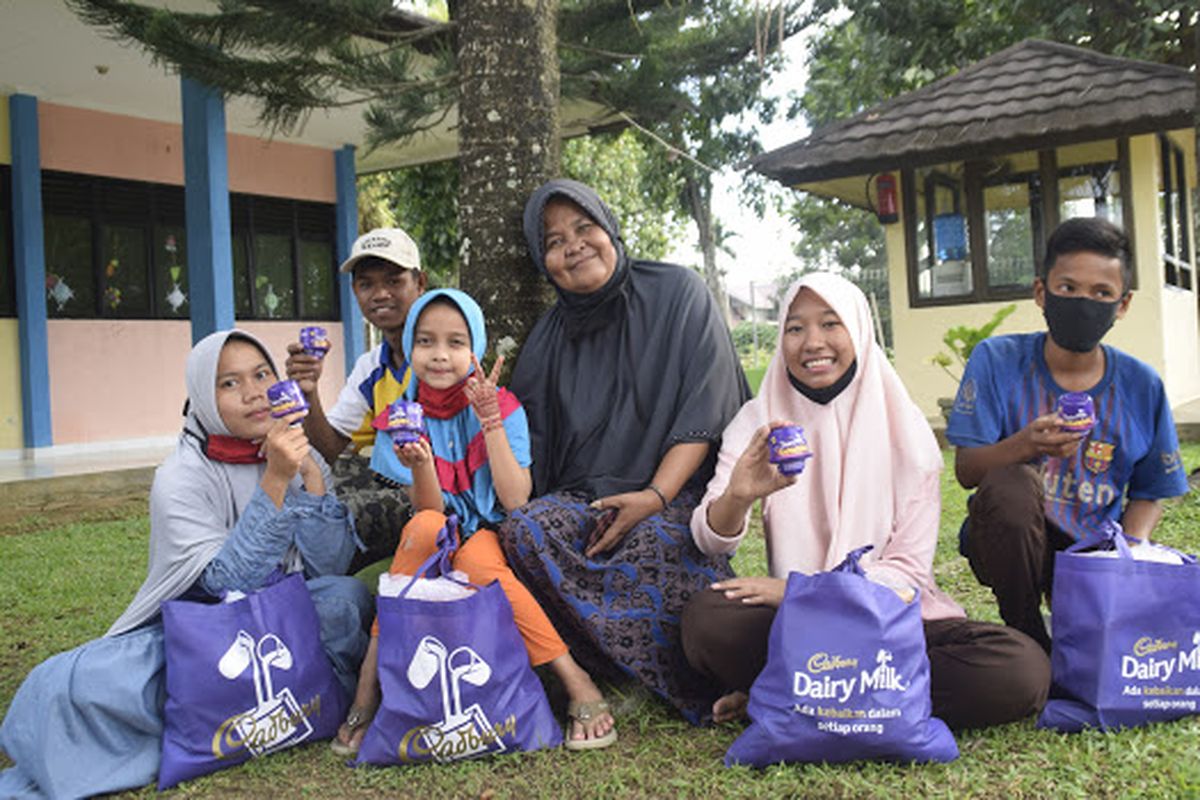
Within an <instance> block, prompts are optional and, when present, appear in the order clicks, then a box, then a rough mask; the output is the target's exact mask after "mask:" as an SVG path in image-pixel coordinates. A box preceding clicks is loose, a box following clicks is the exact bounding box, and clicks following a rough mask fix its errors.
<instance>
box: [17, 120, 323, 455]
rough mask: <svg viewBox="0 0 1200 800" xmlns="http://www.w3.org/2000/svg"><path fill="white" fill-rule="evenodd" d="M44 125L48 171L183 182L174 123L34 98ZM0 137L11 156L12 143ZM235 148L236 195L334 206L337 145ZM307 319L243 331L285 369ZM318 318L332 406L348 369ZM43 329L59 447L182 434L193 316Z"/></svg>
mask: <svg viewBox="0 0 1200 800" xmlns="http://www.w3.org/2000/svg"><path fill="white" fill-rule="evenodd" d="M0 113H2V114H3V117H0V122H2V123H3V124H0V130H2V131H3V133H0V136H3V137H7V136H8V123H7V113H8V112H7V103H5V105H4V110H3V112H0ZM38 121H39V125H40V131H39V139H40V145H41V157H42V168H43V169H45V170H62V171H67V172H77V173H85V174H90V175H101V176H105V177H113V178H124V179H130V180H140V181H152V182H157V183H167V184H175V185H181V184H182V183H183V151H182V129H181V127H180V126H179V125H174V124H170V123H163V122H157V121H153V120H145V119H138V118H134V117H129V116H123V115H119V114H109V113H105V112H100V111H92V110H87V109H80V108H72V107H68V106H62V105H57V104H54V103H45V102H43V103H39V120H38ZM0 144H3V145H4V146H5V147H4V151H3V152H4V154H5V156H6V157H7V138H4V139H0ZM228 148H229V149H228V152H229V184H230V191H232V192H245V193H251V194H259V195H269V196H275V197H285V198H295V199H303V200H313V201H319V202H330V203H332V202H335V201H336V192H335V186H334V168H333V167H334V159H333V153H332V151H329V150H324V149H321V148H317V147H308V146H304V145H294V144H284V143H279V142H269V141H266V140H261V139H256V138H254V137H249V136H229V137H228ZM9 323H10V321H9V320H0V356H2V357H3V362H2V366H0V449H5V448H19V447H21V446H22V437H21V421H20V384H19V369H18V365H17V359H16V357H15V353H16V327H17V326H16V321H15V320H12V321H11V324H9ZM303 324H305V323H301V322H299V321H286V322H252V323H247V324H246V327H247V328H248V329H250V330H251V331H252V332H254V333H255V334H256V335H260V336H262V337H263V339H264V340H265V341H266V343H267V345H268V347H269V348H270V349H271V352H272V355H274V356H275V358H276V359H277V360H278V361H277V365H278V367H279V368H280V369H281V370H282V368H283V359H284V358H286V355H287V351H286V344H287V343H288V342H289V341H294V340H295V338H296V336H297V333H298V331H299V328H300V327H301V325H303ZM317 324H322V323H317ZM323 324H325V325H326V327H327V328H329V329H330V338H331V340H332V341H333V345H334V346H333V349H332V350H331V351H330V353H329V356H328V357H327V358H328V362H327V366H326V373H327V375H328V376H329V378H328V379H327V380H326V382H325V386H323V387H322V392H321V395H322V400H323V402H324V403H326V404H332V403H333V401H334V400H335V399H336V397H337V392H338V390H339V389H340V388H341V384H342V376H344V375H345V370H344V367H343V364H344V358H343V353H342V331H341V324H340V323H338V322H326V323H323ZM47 333H48V339H49V342H48V346H49V360H50V394H51V414H52V419H53V421H52V429H53V441H54V444H56V445H62V444H81V443H89V442H102V441H111V440H120V439H138V438H146V437H156V436H163V435H170V434H172V433H174V432H176V431H178V430H179V421H180V410H181V409H182V406H183V401H184V394H185V392H184V381H183V373H184V362H185V360H186V358H187V354H188V351H189V350H190V348H191V329H190V325H189V323H188V321H186V320H103V319H92V320H66V319H62V320H50V321H49V323H48V332H47ZM10 352H11V353H13V357H12V358H9V357H8V354H9V353H10ZM10 371H11V372H12V376H11V379H10V376H9V372H10ZM10 387H12V388H10ZM10 420H11V422H10ZM10 431H15V433H10Z"/></svg>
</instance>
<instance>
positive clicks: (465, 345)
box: [333, 289, 617, 755]
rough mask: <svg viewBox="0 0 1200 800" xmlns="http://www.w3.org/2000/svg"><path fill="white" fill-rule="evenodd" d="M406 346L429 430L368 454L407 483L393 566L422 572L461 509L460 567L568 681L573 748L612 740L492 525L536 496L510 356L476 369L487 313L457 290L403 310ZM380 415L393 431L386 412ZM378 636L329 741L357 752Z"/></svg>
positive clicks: (584, 681) (369, 705)
mask: <svg viewBox="0 0 1200 800" xmlns="http://www.w3.org/2000/svg"><path fill="white" fill-rule="evenodd" d="M402 346H403V348H404V357H405V359H406V360H407V361H408V362H409V364H411V365H412V376H413V377H412V380H411V381H410V383H409V386H408V389H407V390H406V397H407V398H408V399H409V400H416V401H417V402H419V403H420V404H421V407H422V410H423V411H424V414H425V435H424V436H423V437H422V438H421V440H420V441H417V442H414V443H411V444H405V445H403V446H393V447H392V448H390V449H389V448H386V447H376V453H377V455H376V456H373V458H379V457H382V458H386V459H389V461H394V463H389V469H388V471H389V473H390V474H394V475H398V476H399V481H400V482H401V483H402V484H405V485H407V486H410V487H411V488H410V490H409V496H410V498H411V500H412V503H413V509H414V511H415V512H416V513H415V514H414V516H413V518H412V520H411V521H410V522H409V523H408V524H407V525H405V526H404V531H403V533H402V534H401V536H400V546H399V547H398V548H397V549H396V555H395V558H393V560H392V565H391V568H390V572H391V573H392V574H393V575H414V574H416V572H417V570H418V569H419V568H420V566H421V564H422V563H423V562H424V561H425V559H427V558H428V557H429V556H430V555H432V554H433V552H434V551H435V549H436V547H437V534H438V532H439V531H440V530H441V529H442V528H443V527H445V525H446V518H447V516H448V515H450V514H455V515H456V516H457V517H458V519H459V523H460V527H459V533H460V536H461V538H462V542H463V543H462V546H461V547H460V548H459V549H458V551H457V552H456V553H455V556H454V560H453V566H454V568H455V569H457V570H460V571H462V572H465V573H466V574H467V577H468V578H469V579H470V580H471V582H472V583H475V584H478V585H484V584H487V583H491V582H492V581H494V580H495V581H499V582H500V586H501V588H503V589H504V593H505V595H506V596H507V597H508V600H509V603H510V604H511V605H512V607H513V618H514V620H515V621H516V624H517V629H518V630H519V631H520V633H521V638H522V639H523V640H524V642H525V647H526V650H527V651H528V653H529V661H530V663H531V664H532V665H533V666H535V667H536V666H540V665H542V664H548V665H549V666H550V667H551V669H553V670H554V672H555V674H557V675H558V677H559V679H560V680H561V681H562V683H563V686H564V687H565V688H566V691H567V694H568V696H569V697H570V700H571V703H570V706H569V708H568V715H569V716H570V717H571V719H572V724H571V728H570V729H569V730H568V731H567V735H566V746H567V748H568V749H576V750H581V749H592V748H597V747H606V746H608V745H609V744H612V743H613V742H614V741H616V738H617V737H616V729H615V728H614V727H613V721H612V716H611V714H610V713H609V710H608V706H607V704H606V703H605V702H604V699H603V697H602V696H601V694H600V691H599V690H598V689H597V688H596V685H595V684H594V683H593V682H592V679H591V677H589V675H588V673H587V672H585V671H584V670H583V669H582V668H581V667H580V666H579V665H578V664H577V663H576V662H575V660H574V658H572V657H571V654H570V652H569V651H568V649H567V646H566V644H564V643H563V640H562V638H561V637H560V636H559V635H558V633H557V632H556V631H555V630H554V626H553V625H552V624H551V623H550V620H549V619H548V618H547V617H546V614H545V612H543V611H542V609H541V607H540V606H538V604H537V602H536V601H535V600H534V599H533V596H532V595H530V593H529V590H528V589H526V588H525V586H524V585H523V584H522V583H521V582H520V581H518V580H517V578H516V576H515V575H513V573H512V570H511V569H509V567H508V563H507V562H506V561H505V558H504V553H503V552H502V551H501V550H500V542H499V539H498V538H497V536H496V533H495V531H494V530H492V528H493V527H495V526H496V525H497V523H499V522H500V521H501V520H503V519H504V517H505V515H506V514H507V513H508V512H509V511H512V510H513V509H514V508H517V507H519V506H522V505H524V504H525V503H526V502H527V501H528V500H529V494H530V492H531V491H532V488H533V481H532V478H531V476H530V469H529V468H530V463H531V462H530V455H529V426H528V424H527V423H526V419H525V410H524V409H523V408H522V407H521V404H520V402H518V401H517V398H516V397H515V396H514V395H513V394H512V393H511V392H509V391H508V390H507V389H498V388H497V387H496V377H497V376H498V375H499V373H500V367H501V365H502V364H503V359H498V360H497V362H496V365H495V366H494V367H493V369H492V372H491V374H489V375H485V374H484V373H483V370H482V368H481V367H480V360H481V359H482V358H483V356H484V352H485V351H486V349H487V330H486V328H485V326H484V322H483V311H482V310H481V309H480V308H479V305H478V304H477V303H476V302H475V301H474V300H473V299H472V298H471V296H470V295H468V294H466V293H465V292H460V291H458V290H457V289H438V290H435V291H432V292H427V293H426V294H424V295H422V296H421V298H420V299H419V300H417V302H416V303H414V304H413V307H412V309H411V310H410V311H409V313H408V321H407V323H406V324H405V326H404V335H403V339H402ZM374 424H375V426H376V427H377V428H379V429H381V430H382V429H386V427H387V413H386V412H385V413H384V414H381V415H380V416H379V417H378V418H376V420H375V423H374ZM381 450H382V451H384V452H382V453H379V451H381ZM378 635H379V629H378V625H376V626H375V628H374V630H373V631H372V636H371V644H370V646H369V648H368V650H367V655H366V659H365V660H364V662H363V669H362V672H361V674H360V676H359V685H358V693H357V695H356V696H355V701H354V705H353V707H352V708H351V710H350V713H349V715H348V716H347V718H346V722H345V724H344V725H342V727H341V730H339V731H338V736H337V739H335V740H334V743H333V749H334V751H335V752H337V753H339V754H341V755H350V754H352V753H355V752H357V750H358V747H359V745H360V744H361V742H362V738H363V735H364V734H365V732H366V726H367V724H368V723H369V722H370V721H371V719H372V718H373V716H374V713H375V710H376V709H377V708H378V706H379V699H380V698H379V679H378V673H377V661H378V645H379V639H378Z"/></svg>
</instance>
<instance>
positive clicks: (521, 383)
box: [512, 179, 750, 497]
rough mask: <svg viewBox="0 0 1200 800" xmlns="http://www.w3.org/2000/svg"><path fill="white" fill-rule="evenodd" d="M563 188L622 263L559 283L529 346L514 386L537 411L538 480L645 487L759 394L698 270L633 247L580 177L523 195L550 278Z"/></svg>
mask: <svg viewBox="0 0 1200 800" xmlns="http://www.w3.org/2000/svg"><path fill="white" fill-rule="evenodd" d="M554 197H564V198H566V199H568V200H570V201H572V202H573V203H575V204H576V205H577V206H579V207H580V208H581V209H582V210H583V211H584V213H586V214H587V215H588V216H589V217H591V218H592V219H593V220H594V221H595V222H596V223H597V224H598V225H599V226H600V227H601V228H603V229H604V231H605V232H606V233H607V234H608V236H609V238H610V239H611V240H612V242H613V245H614V247H615V248H616V250H617V265H616V268H615V269H614V270H613V275H612V277H611V278H610V279H609V280H608V282H607V283H606V284H605V285H604V286H602V287H600V288H599V289H597V290H596V291H595V292H592V293H590V294H584V295H580V294H574V293H571V292H566V291H563V290H562V289H560V288H559V287H558V286H555V290H556V291H557V293H558V302H557V303H555V305H554V306H553V307H552V308H551V309H550V310H549V311H547V312H546V313H545V314H544V315H543V316H542V318H541V319H540V320H538V322H537V324H536V325H535V326H534V328H533V330H532V331H531V332H530V335H529V338H528V339H527V340H526V342H525V345H524V347H523V348H522V349H521V354H520V357H519V359H518V361H517V366H516V368H515V369H514V371H513V379H512V389H513V391H514V393H515V394H516V395H517V398H518V399H519V400H520V401H521V402H522V404H524V406H525V411H526V413H527V415H528V418H529V429H530V440H531V446H532V455H533V482H534V489H535V491H536V492H537V493H539V494H545V493H547V492H553V491H565V490H577V491H582V492H584V493H586V494H588V495H591V496H593V497H600V496H605V495H610V494H616V493H618V492H624V491H632V490H637V489H642V488H644V487H645V486H646V484H647V483H648V482H649V481H650V479H651V477H653V475H654V472H655V470H656V469H657V468H658V464H659V462H660V461H661V460H662V457H663V456H664V455H665V454H666V452H667V450H669V449H670V448H671V447H673V446H674V445H676V444H679V443H682V442H702V441H703V442H716V441H718V440H719V439H720V436H721V432H722V431H723V430H724V429H725V425H726V424H727V423H728V422H729V421H730V420H731V419H733V416H734V414H736V413H737V411H738V409H739V408H740V407H741V405H742V403H743V402H744V401H745V400H747V399H749V397H750V392H749V388H748V387H747V384H746V377H745V375H744V374H743V373H742V368H741V365H740V364H739V362H738V360H737V354H736V353H735V352H734V349H733V342H732V340H731V339H730V336H729V331H728V329H727V328H726V327H725V323H724V320H722V318H721V315H720V313H719V312H718V310H717V306H716V303H715V302H713V299H712V296H711V295H710V294H709V292H708V289H707V287H706V286H705V285H704V281H703V280H702V279H701V278H700V276H699V275H698V274H697V273H696V272H694V271H692V270H690V269H684V268H683V267H679V266H676V265H674V264H662V263H658V262H653V261H638V260H635V259H631V258H629V257H627V256H626V254H625V249H624V246H623V244H622V243H621V239H620V231H619V229H618V227H617V221H616V217H615V216H614V215H613V213H612V211H611V210H610V209H609V208H608V206H607V205H605V203H604V202H603V201H602V200H601V199H600V197H599V195H597V194H596V192H595V191H594V190H593V189H591V188H590V187H588V186H585V185H584V184H582V183H579V182H577V181H571V180H564V179H559V180H553V181H550V182H549V183H547V184H545V185H544V186H542V187H541V188H539V189H538V190H537V191H535V192H534V193H533V194H532V195H531V196H530V198H529V201H528V202H527V203H526V205H525V219H524V223H525V224H524V227H525V240H526V244H527V245H528V247H529V252H530V254H531V256H532V258H533V260H534V263H535V264H536V265H537V267H538V268H539V269H540V270H541V271H542V272H543V274H545V275H546V276H547V279H549V273H548V272H547V271H546V263H545V248H544V243H543V239H544V231H543V227H544V223H543V213H544V211H545V208H546V204H547V203H548V202H549V201H550V200H551V199H552V198H554ZM551 283H553V281H551ZM715 458H716V451H715V448H714V449H712V451H711V452H710V454H709V458H708V459H707V460H706V461H705V463H704V465H703V466H702V467H701V468H700V469H699V470H698V471H697V472H696V474H695V475H693V476H692V478H691V481H690V483H691V485H693V486H703V485H704V484H705V483H707V481H708V479H709V477H711V474H712V467H713V463H714V460H715Z"/></svg>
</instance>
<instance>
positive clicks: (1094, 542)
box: [1064, 520, 1196, 564]
mask: <svg viewBox="0 0 1200 800" xmlns="http://www.w3.org/2000/svg"><path fill="white" fill-rule="evenodd" d="M1130 541H1134V542H1138V541H1141V540H1140V539H1136V538H1134V537H1132V536H1130V535H1129V534H1127V533H1125V531H1124V530H1123V529H1122V528H1121V523H1119V522H1114V521H1113V520H1105V521H1104V522H1103V523H1102V524H1101V525H1100V528H1099V530H1097V531H1095V532H1094V533H1090V534H1088V535H1087V536H1085V537H1084V538H1082V539H1080V540H1079V541H1078V542H1076V543H1075V544H1073V545H1071V546H1070V547H1068V548H1067V549H1066V550H1065V551H1064V552H1067V553H1078V552H1080V551H1081V550H1097V549H1107V550H1116V551H1117V554H1118V556H1119V557H1120V558H1126V559H1132V558H1133V557H1134V556H1133V551H1131V550H1130V549H1129V542H1130ZM1157 546H1158V547H1161V548H1162V549H1164V550H1167V551H1169V552H1171V553H1172V554H1174V555H1176V556H1179V560H1180V561H1182V562H1183V563H1184V564H1195V563H1196V557H1195V556H1193V555H1191V554H1189V553H1184V552H1181V551H1179V550H1176V549H1175V548H1173V547H1167V546H1166V545H1161V544H1160V545H1157Z"/></svg>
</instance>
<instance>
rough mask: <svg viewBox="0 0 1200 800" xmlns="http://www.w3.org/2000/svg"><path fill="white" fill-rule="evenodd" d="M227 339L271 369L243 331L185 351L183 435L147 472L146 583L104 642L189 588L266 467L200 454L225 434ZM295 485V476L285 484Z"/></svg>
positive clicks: (260, 346)
mask: <svg viewBox="0 0 1200 800" xmlns="http://www.w3.org/2000/svg"><path fill="white" fill-rule="evenodd" d="M230 338H238V339H242V340H245V341H248V342H250V343H251V344H253V345H255V346H256V347H258V349H259V350H261V351H262V353H263V355H264V356H265V357H266V359H267V362H268V363H269V364H270V365H271V369H272V370H273V369H275V364H274V362H273V361H272V360H271V357H270V354H269V353H268V351H267V348H266V346H265V345H263V343H262V342H261V341H259V340H258V339H257V338H256V337H255V336H253V335H252V334H250V333H247V332H246V331H242V330H230V331H218V332H217V333H213V334H210V335H209V336H206V337H205V338H203V339H201V340H200V341H199V342H197V343H196V346H195V347H193V348H192V351H191V353H190V354H189V355H188V359H187V370H186V377H185V382H186V385H187V393H188V403H187V407H186V418H185V421H184V430H183V432H182V433H181V434H180V437H179V443H178V444H177V445H176V447H175V452H173V453H172V454H171V455H169V456H167V459H166V461H164V462H163V463H162V465H161V466H160V467H159V468H158V470H157V471H156V472H155V473H154V484H153V486H152V487H151V489H150V559H149V567H148V569H147V574H146V580H145V582H144V583H143V584H142V587H141V588H140V589H139V590H138V593H137V595H136V596H135V597H134V598H133V602H131V603H130V604H129V607H128V608H126V609H125V612H124V613H123V614H121V616H120V617H119V618H118V619H117V621H116V622H114V623H113V625H112V627H111V628H109V630H108V635H109V636H115V635H116V634H119V633H124V632H125V631H129V630H133V629H134V628H136V627H138V626H140V625H142V624H143V623H145V622H147V621H149V620H151V619H153V618H155V617H156V616H157V615H158V610H159V606H161V605H162V604H163V603H164V602H165V601H167V600H171V599H174V598H176V597H179V596H180V595H182V594H184V593H185V592H186V591H187V590H188V589H190V588H191V587H192V585H193V584H194V583H195V582H196V581H197V580H198V579H199V578H200V575H201V574H202V573H203V572H204V568H205V567H207V566H208V563H209V562H210V561H212V559H213V557H214V556H216V554H217V552H218V551H219V550H220V549H221V545H223V544H224V543H225V539H226V538H227V537H228V536H229V532H230V530H231V529H232V528H233V526H234V525H235V524H237V521H238V519H239V518H240V517H241V515H242V512H243V511H244V510H245V508H246V506H247V505H248V504H249V503H250V499H251V498H252V497H253V496H254V492H255V490H256V489H257V488H258V484H259V481H260V480H261V478H262V473H263V472H264V471H265V470H266V464H227V463H223V462H220V461H213V460H211V459H209V458H208V457H207V456H206V455H205V454H204V441H205V440H206V439H207V434H215V435H221V436H228V435H229V429H228V428H227V427H226V426H225V423H224V422H222V421H221V414H220V412H219V411H218V410H217V391H216V390H217V364H218V363H219V361H220V358H221V350H222V348H224V346H225V343H226V342H227V341H229V339H230ZM318 463H320V462H318ZM299 485H300V478H299V477H298V476H297V477H296V478H295V479H294V480H293V486H299ZM292 560H294V559H292Z"/></svg>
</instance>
